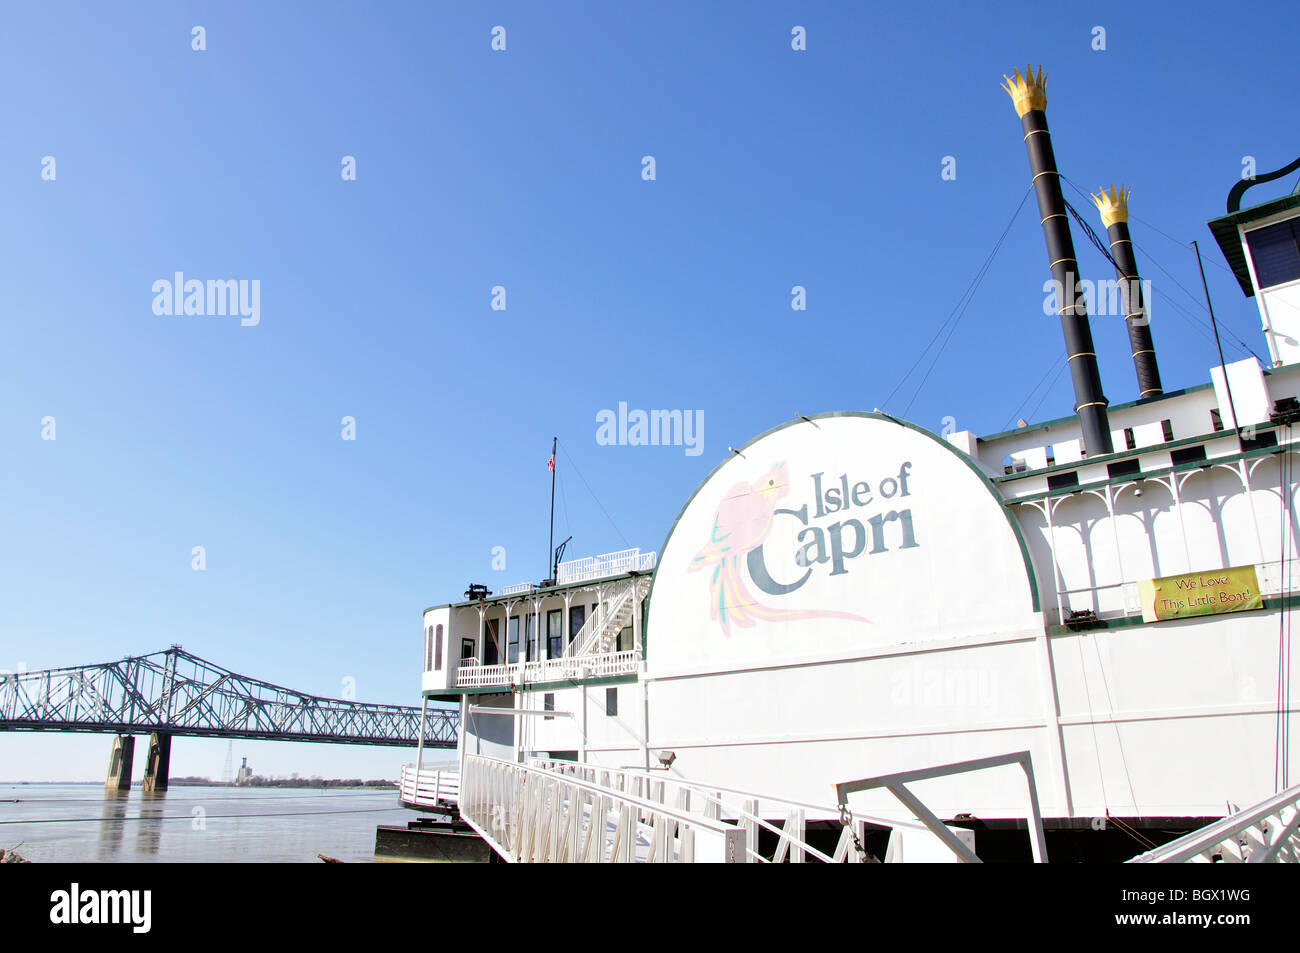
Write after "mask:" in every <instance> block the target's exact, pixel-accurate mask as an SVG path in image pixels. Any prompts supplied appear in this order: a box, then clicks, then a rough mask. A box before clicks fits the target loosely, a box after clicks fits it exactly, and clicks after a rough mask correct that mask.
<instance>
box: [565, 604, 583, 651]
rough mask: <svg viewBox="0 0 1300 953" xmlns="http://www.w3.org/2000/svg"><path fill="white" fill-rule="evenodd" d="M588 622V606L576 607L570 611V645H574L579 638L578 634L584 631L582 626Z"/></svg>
mask: <svg viewBox="0 0 1300 953" xmlns="http://www.w3.org/2000/svg"><path fill="white" fill-rule="evenodd" d="M586 621H587V607H586V606H574V607H573V608H572V609H570V610H569V644H570V645H572V644H573V640H574V639H575V638H577V637H578V633H579V632H581V631H582V625H583V623H584V622H586Z"/></svg>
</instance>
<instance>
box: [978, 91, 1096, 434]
mask: <svg viewBox="0 0 1300 953" xmlns="http://www.w3.org/2000/svg"><path fill="white" fill-rule="evenodd" d="M1015 74H1016V76H1015V79H1012V78H1011V77H1009V76H1003V77H1002V79H1003V80H1004V82H1003V84H1002V88H1003V89H1005V90H1006V91H1007V95H1008V96H1010V97H1011V101H1012V102H1013V103H1015V107H1016V115H1017V116H1019V117H1020V126H1021V128H1022V129H1023V130H1024V133H1025V151H1026V152H1027V153H1028V154H1029V170H1030V172H1032V173H1033V188H1034V193H1035V195H1036V196H1037V198H1038V215H1039V221H1040V222H1041V223H1042V226H1043V238H1044V239H1045V240H1046V242H1047V262H1048V268H1050V269H1051V271H1052V282H1053V284H1054V285H1055V286H1056V289H1057V293H1056V303H1057V308H1058V309H1059V310H1058V314H1059V316H1060V319H1061V333H1062V334H1063V335H1064V337H1065V354H1066V361H1067V362H1068V364H1069V368H1070V381H1071V383H1072V384H1073V385H1074V412H1075V413H1076V414H1077V415H1078V417H1079V430H1080V431H1081V433H1082V435H1083V447H1084V453H1085V454H1086V455H1088V456H1090V457H1092V456H1097V455H1098V454H1106V453H1111V452H1113V450H1114V445H1113V443H1112V440H1111V434H1110V421H1109V418H1108V417H1107V414H1106V403H1107V402H1106V395H1105V394H1103V393H1102V390H1101V372H1100V371H1099V370H1098V368H1097V354H1096V349H1095V348H1094V347H1093V343H1092V330H1091V329H1090V328H1089V327H1088V306H1087V304H1086V303H1085V302H1084V299H1083V295H1082V294H1081V293H1080V289H1079V263H1078V261H1076V260H1075V255H1074V239H1073V238H1071V237H1070V219H1069V217H1068V216H1067V215H1066V211H1065V196H1063V195H1062V194H1061V173H1060V172H1059V171H1057V168H1056V155H1055V153H1053V152H1052V134H1051V133H1050V132H1048V131H1047V113H1046V111H1045V110H1046V109H1047V74H1046V73H1044V72H1043V68H1042V67H1041V66H1040V67H1039V68H1038V74H1037V75H1034V70H1033V66H1032V65H1029V66H1026V67H1025V75H1024V76H1021V75H1020V70H1016V71H1015Z"/></svg>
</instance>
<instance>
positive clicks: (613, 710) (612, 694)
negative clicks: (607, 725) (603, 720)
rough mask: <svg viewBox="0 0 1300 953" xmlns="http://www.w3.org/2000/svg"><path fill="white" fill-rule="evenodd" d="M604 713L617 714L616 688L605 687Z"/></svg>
mask: <svg viewBox="0 0 1300 953" xmlns="http://www.w3.org/2000/svg"><path fill="white" fill-rule="evenodd" d="M605 714H606V715H617V714H618V689H617V688H607V689H605Z"/></svg>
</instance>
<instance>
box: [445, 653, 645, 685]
mask: <svg viewBox="0 0 1300 953" xmlns="http://www.w3.org/2000/svg"><path fill="white" fill-rule="evenodd" d="M640 665H641V653H640V651H638V650H637V649H629V650H627V651H625V652H609V653H605V654H603V655H576V656H573V657H571V658H554V659H542V660H540V661H536V662H522V663H521V662H516V663H515V664H513V665H474V666H465V665H462V666H461V667H460V668H459V669H457V670H456V687H457V688H489V687H491V686H493V685H512V684H517V685H522V684H525V683H533V684H536V683H539V682H564V681H571V680H573V679H581V678H608V677H610V676H613V675H632V674H635V673H636V672H637V671H638V669H639V667H640Z"/></svg>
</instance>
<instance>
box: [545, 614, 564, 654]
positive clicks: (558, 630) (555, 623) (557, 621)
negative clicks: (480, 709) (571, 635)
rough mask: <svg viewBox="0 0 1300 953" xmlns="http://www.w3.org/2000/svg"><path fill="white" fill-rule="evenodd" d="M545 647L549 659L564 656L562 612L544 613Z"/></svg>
mask: <svg viewBox="0 0 1300 953" xmlns="http://www.w3.org/2000/svg"><path fill="white" fill-rule="evenodd" d="M546 646H547V649H548V652H549V655H548V657H549V658H559V657H560V656H562V655H564V610H563V609H552V610H551V611H550V612H548V613H546Z"/></svg>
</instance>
